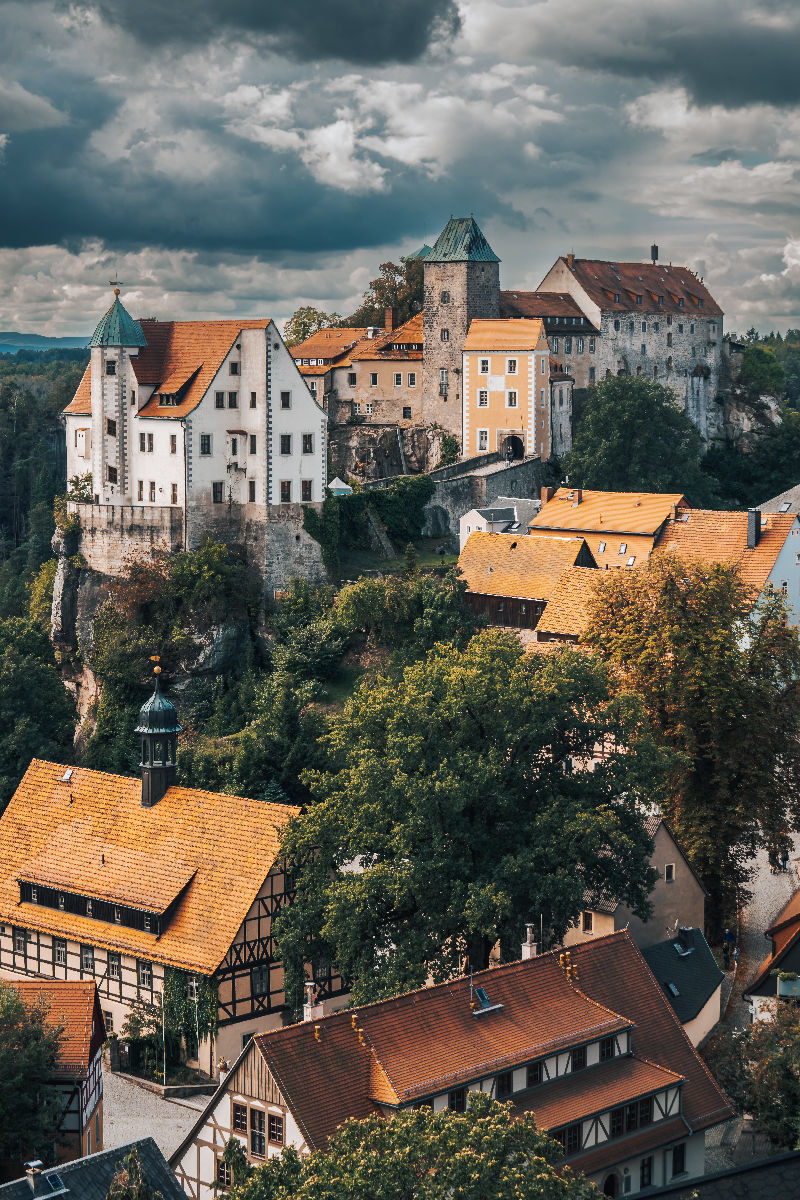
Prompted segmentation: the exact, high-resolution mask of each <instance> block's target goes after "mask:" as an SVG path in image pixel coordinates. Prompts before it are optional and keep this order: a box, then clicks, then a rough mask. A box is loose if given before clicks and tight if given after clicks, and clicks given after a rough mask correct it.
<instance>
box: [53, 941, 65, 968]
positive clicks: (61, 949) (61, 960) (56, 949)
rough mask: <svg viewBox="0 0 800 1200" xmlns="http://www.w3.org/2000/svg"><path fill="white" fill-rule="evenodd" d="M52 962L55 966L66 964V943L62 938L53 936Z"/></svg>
mask: <svg viewBox="0 0 800 1200" xmlns="http://www.w3.org/2000/svg"><path fill="white" fill-rule="evenodd" d="M53 964H54V966H56V967H65V966H66V965H67V943H66V942H65V941H64V939H63V938H53Z"/></svg>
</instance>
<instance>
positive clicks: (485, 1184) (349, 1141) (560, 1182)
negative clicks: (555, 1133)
mask: <svg viewBox="0 0 800 1200" xmlns="http://www.w3.org/2000/svg"><path fill="white" fill-rule="evenodd" d="M561 1157H562V1150H561V1147H560V1146H559V1145H558V1144H557V1143H556V1142H554V1141H552V1140H551V1139H550V1138H549V1137H547V1135H546V1134H544V1133H542V1132H541V1130H539V1129H537V1128H536V1123H535V1121H534V1119H533V1116H532V1115H531V1114H530V1113H525V1114H524V1115H523V1116H522V1117H520V1118H518V1119H517V1118H514V1117H513V1116H512V1115H511V1105H510V1104H498V1103H496V1101H494V1100H491V1099H490V1098H489V1097H488V1096H486V1095H484V1094H483V1093H481V1092H478V1093H474V1094H473V1095H471V1096H470V1100H469V1107H468V1109H467V1111H466V1112H465V1113H454V1112H450V1111H449V1110H447V1109H445V1111H444V1112H433V1111H432V1110H431V1109H429V1108H421V1109H417V1110H416V1111H411V1112H399V1113H397V1114H396V1115H395V1116H393V1117H391V1118H389V1119H386V1118H384V1117H380V1116H372V1117H367V1118H365V1119H364V1120H362V1121H348V1122H346V1124H344V1125H343V1126H342V1127H341V1128H340V1129H338V1130H337V1132H336V1133H335V1134H334V1136H333V1137H332V1138H331V1141H330V1145H329V1147H328V1149H327V1150H326V1151H315V1152H314V1153H312V1154H310V1155H308V1156H307V1157H305V1158H302V1159H301V1158H300V1157H299V1156H298V1154H297V1153H296V1152H295V1151H294V1150H284V1152H283V1154H282V1155H281V1156H280V1157H279V1158H271V1159H270V1160H269V1162H268V1163H267V1164H266V1165H265V1166H263V1167H258V1168H257V1169H256V1170H255V1171H253V1172H252V1174H250V1175H249V1176H248V1177H247V1178H246V1179H245V1181H244V1183H242V1184H241V1185H240V1184H236V1183H235V1184H234V1187H233V1188H232V1190H231V1193H230V1194H231V1200H398V1198H399V1197H403V1200H448V1198H449V1197H458V1198H459V1200H503V1198H504V1197H514V1200H592V1197H595V1196H596V1195H597V1191H596V1189H595V1188H594V1186H593V1185H592V1184H590V1183H587V1181H586V1180H585V1179H583V1178H582V1177H580V1176H575V1175H573V1174H572V1172H571V1171H570V1170H569V1169H566V1170H563V1169H562V1170H559V1172H558V1173H556V1170H555V1166H554V1164H555V1163H557V1162H558V1161H559V1159H560V1158H561Z"/></svg>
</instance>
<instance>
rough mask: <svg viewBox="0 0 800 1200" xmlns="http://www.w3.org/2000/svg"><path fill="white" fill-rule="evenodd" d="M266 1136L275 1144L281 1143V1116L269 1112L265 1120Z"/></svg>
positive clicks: (279, 1144)
mask: <svg viewBox="0 0 800 1200" xmlns="http://www.w3.org/2000/svg"><path fill="white" fill-rule="evenodd" d="M267 1137H268V1138H269V1140H270V1141H271V1142H272V1143H273V1145H275V1146H282V1145H283V1117H279V1116H278V1114H277V1113H270V1114H269V1120H268V1122H267Z"/></svg>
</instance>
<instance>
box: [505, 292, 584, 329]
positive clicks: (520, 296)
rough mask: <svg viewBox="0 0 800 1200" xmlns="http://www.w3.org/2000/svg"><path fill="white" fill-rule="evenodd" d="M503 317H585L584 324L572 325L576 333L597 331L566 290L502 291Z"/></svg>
mask: <svg viewBox="0 0 800 1200" xmlns="http://www.w3.org/2000/svg"><path fill="white" fill-rule="evenodd" d="M500 316H501V317H561V318H564V317H568V318H569V319H570V321H571V320H572V318H573V317H584V322H585V323H584V324H583V326H582V327H581V326H580V325H575V326H571V327H572V328H574V329H575V331H576V333H581V332H582V329H583V330H585V331H586V332H592V333H593V332H595V331H594V330H593V329H592V326H591V322H589V321H588V320H587V319H586V317H585V316H584V313H583V311H582V309H581V308H580V306H579V305H578V304H577V303H576V302H575V301H574V300H573V299H572V296H570V295H569V294H568V293H566V292H501V293H500Z"/></svg>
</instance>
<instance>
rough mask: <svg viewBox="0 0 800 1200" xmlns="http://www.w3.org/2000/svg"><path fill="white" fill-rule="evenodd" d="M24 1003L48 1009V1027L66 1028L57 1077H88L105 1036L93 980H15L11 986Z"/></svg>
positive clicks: (60, 1045)
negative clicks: (60, 1026)
mask: <svg viewBox="0 0 800 1200" xmlns="http://www.w3.org/2000/svg"><path fill="white" fill-rule="evenodd" d="M11 986H12V987H13V988H14V990H15V991H16V992H18V993H19V995H20V997H21V999H22V1001H23V1003H24V1004H25V1005H26V1006H27V1007H29V1008H33V1007H34V1006H35V1005H37V1004H39V1003H44V1004H45V1005H46V1006H47V1009H48V1012H47V1016H46V1018H45V1025H48V1026H50V1028H51V1029H52V1028H53V1027H54V1026H58V1025H63V1026H64V1032H63V1033H62V1035H61V1040H60V1042H59V1050H58V1064H57V1068H58V1069H57V1074H59V1075H68V1076H71V1075H85V1074H86V1072H87V1071H88V1070H89V1066H90V1065H91V1062H92V1059H93V1058H94V1056H95V1053H96V1052H97V1050H98V1048H99V1046H100V1045H101V1044H102V1042H103V1039H104V1037H105V1028H104V1026H103V1014H102V1011H101V1009H100V1002H99V1000H98V996H97V987H96V986H95V982H94V980H91V981H87V980H66V979H48V980H41V979H15V980H14V981H13V984H12V985H11Z"/></svg>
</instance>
